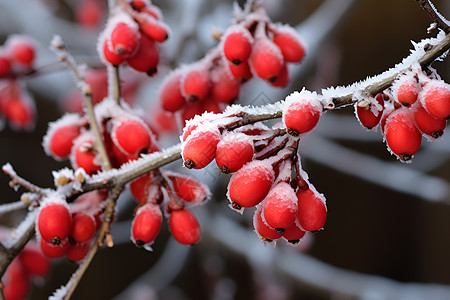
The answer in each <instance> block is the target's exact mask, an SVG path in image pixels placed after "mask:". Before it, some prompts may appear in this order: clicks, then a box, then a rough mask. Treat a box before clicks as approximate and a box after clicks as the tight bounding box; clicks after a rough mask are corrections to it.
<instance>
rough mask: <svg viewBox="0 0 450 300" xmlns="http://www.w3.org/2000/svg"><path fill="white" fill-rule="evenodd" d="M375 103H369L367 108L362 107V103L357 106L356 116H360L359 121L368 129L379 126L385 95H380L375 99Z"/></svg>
mask: <svg viewBox="0 0 450 300" xmlns="http://www.w3.org/2000/svg"><path fill="white" fill-rule="evenodd" d="M375 101H376V102H373V103H369V104H368V105H366V106H361V104H360V103H357V104H356V115H357V116H358V120H359V121H360V122H361V125H363V126H364V127H366V128H368V129H371V128H373V127H375V126H377V125H378V123H380V120H381V116H382V115H383V109H384V99H383V94H381V93H380V94H378V95H377V96H376V97H375Z"/></svg>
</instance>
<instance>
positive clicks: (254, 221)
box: [252, 203, 277, 248]
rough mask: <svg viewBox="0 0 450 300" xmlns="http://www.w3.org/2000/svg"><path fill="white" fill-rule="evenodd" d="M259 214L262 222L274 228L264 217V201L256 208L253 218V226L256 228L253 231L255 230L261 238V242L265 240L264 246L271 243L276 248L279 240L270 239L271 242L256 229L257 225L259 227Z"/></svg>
mask: <svg viewBox="0 0 450 300" xmlns="http://www.w3.org/2000/svg"><path fill="white" fill-rule="evenodd" d="M258 214H259V215H260V217H261V220H262V222H263V223H264V225H266V226H267V227H269V228H272V227H270V225H269V224H267V222H266V220H265V219H264V213H263V203H260V204H258V205H256V209H255V211H254V214H253V218H252V223H253V228H254V229H253V231H254V232H255V234H256V235H257V236H258V238H259V240H260V241H261V242H263V244H264V246H267V245H271V246H272V247H273V248H275V247H276V245H277V240H276V239H275V240H272V241H270V242H269V241H267V240H265V239H266V238H264V237H263V236H262V235H261V234H259V232H258V230H257V229H256V227H257V226H256V224H257V218H258ZM272 229H273V228H272ZM274 230H275V229H274Z"/></svg>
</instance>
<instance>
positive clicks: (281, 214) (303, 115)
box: [181, 91, 327, 243]
mask: <svg viewBox="0 0 450 300" xmlns="http://www.w3.org/2000/svg"><path fill="white" fill-rule="evenodd" d="M234 108H235V107H234ZM322 109H323V107H322V104H321V102H320V101H319V100H318V97H317V95H316V94H315V93H311V92H307V91H302V92H301V93H298V92H296V93H293V94H291V95H290V96H288V97H287V98H286V101H285V102H284V106H283V111H284V116H285V117H284V123H283V124H276V125H274V126H273V127H272V128H269V127H267V126H265V125H263V124H260V123H256V124H247V122H246V121H245V120H248V113H247V112H243V111H237V110H235V109H229V110H228V112H226V113H224V114H221V115H214V114H211V113H206V114H203V115H202V116H199V117H195V118H194V119H192V120H190V121H188V122H187V124H186V127H185V128H184V131H183V135H182V136H181V140H182V142H183V143H182V157H183V161H184V166H185V167H187V168H190V169H192V168H194V169H201V168H204V167H206V166H207V165H209V164H210V163H211V162H212V161H213V160H214V159H215V161H216V164H217V166H218V167H219V169H220V170H221V171H222V172H223V173H234V174H233V175H232V176H231V178H230V181H229V184H228V192H227V197H228V199H229V200H230V203H231V204H230V206H231V207H232V208H233V209H235V210H237V211H241V212H242V210H243V209H244V208H250V207H255V206H256V208H257V209H256V211H255V215H254V227H255V230H256V232H257V233H258V235H259V236H260V237H261V238H262V239H263V240H264V241H269V242H270V241H272V240H276V239H279V238H281V237H283V238H285V239H286V240H288V241H289V242H291V243H297V242H298V241H299V240H300V239H301V238H302V237H303V235H304V234H305V232H306V231H317V230H320V229H322V228H323V226H324V224H325V220H326V215H327V209H326V205H325V198H324V196H323V195H322V194H320V193H318V192H317V190H316V189H315V188H314V186H313V185H312V184H311V183H310V182H309V181H308V176H307V174H306V173H305V172H304V171H303V170H302V168H301V166H300V162H299V157H298V154H297V148H298V143H299V141H300V135H301V134H305V133H307V132H309V131H311V130H312V129H313V128H314V127H315V126H316V124H317V122H318V120H319V117H320V115H321V112H322Z"/></svg>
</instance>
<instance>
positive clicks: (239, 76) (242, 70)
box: [228, 61, 253, 83]
mask: <svg viewBox="0 0 450 300" xmlns="http://www.w3.org/2000/svg"><path fill="white" fill-rule="evenodd" d="M228 69H229V70H230V73H231V74H232V75H233V76H234V78H235V79H236V80H238V81H239V82H240V83H244V82H247V81H249V80H250V79H251V78H252V77H253V73H252V70H251V68H250V64H249V63H248V61H244V62H242V63H240V64H239V65H235V64H232V63H228Z"/></svg>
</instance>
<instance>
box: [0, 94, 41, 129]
mask: <svg viewBox="0 0 450 300" xmlns="http://www.w3.org/2000/svg"><path fill="white" fill-rule="evenodd" d="M2 111H3V114H4V115H5V116H6V118H8V120H9V122H10V124H11V126H12V127H13V128H15V129H29V128H32V127H33V124H34V119H35V108H34V106H33V105H32V103H31V99H21V98H7V99H5V100H4V101H3V103H2Z"/></svg>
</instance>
